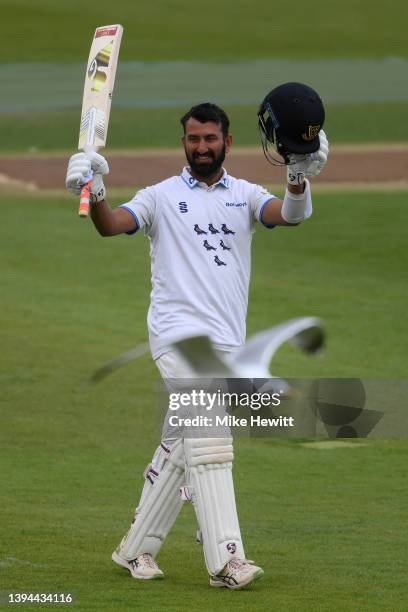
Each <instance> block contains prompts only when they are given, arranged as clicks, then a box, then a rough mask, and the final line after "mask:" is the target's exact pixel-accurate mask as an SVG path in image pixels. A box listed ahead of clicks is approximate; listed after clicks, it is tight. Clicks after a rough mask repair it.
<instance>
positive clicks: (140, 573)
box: [112, 549, 164, 580]
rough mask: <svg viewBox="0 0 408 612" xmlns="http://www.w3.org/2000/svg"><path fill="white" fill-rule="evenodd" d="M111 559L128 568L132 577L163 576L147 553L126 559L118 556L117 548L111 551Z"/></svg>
mask: <svg viewBox="0 0 408 612" xmlns="http://www.w3.org/2000/svg"><path fill="white" fill-rule="evenodd" d="M112 561H114V562H115V563H117V564H118V565H120V566H121V567H124V568H125V569H127V570H129V572H130V573H131V574H132V576H133V578H138V579H139V580H154V579H156V578H163V577H164V574H163V572H162V571H161V569H160V568H159V566H158V565H157V563H156V561H155V560H154V559H153V557H152V555H150V554H149V553H143V554H142V555H139V556H138V557H136V559H132V561H128V560H127V559H124V558H123V557H121V556H120V554H119V551H118V549H116V550H115V551H114V552H113V553H112Z"/></svg>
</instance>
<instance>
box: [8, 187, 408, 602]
mask: <svg viewBox="0 0 408 612" xmlns="http://www.w3.org/2000/svg"><path fill="white" fill-rule="evenodd" d="M5 204H6V205H7V209H6V210H7V214H6V215H5V217H4V222H3V224H2V226H1V245H2V256H1V267H2V278H3V286H2V295H3V300H2V302H3V303H2V328H3V329H2V337H3V343H2V362H3V363H2V367H1V372H2V396H1V398H2V403H3V407H2V411H1V415H2V416H1V449H2V453H1V471H2V475H3V485H2V502H3V503H2V521H1V525H0V532H1V536H0V541H1V553H0V572H1V584H2V586H1V589H3V590H16V591H20V590H24V591H37V590H40V591H44V590H46V591H53V592H54V591H58V592H70V591H72V592H74V593H75V595H76V598H77V603H76V605H75V609H78V610H99V609H106V610H127V609H131V608H133V607H138V608H139V609H142V610H163V609H172V610H186V611H190V610H191V611H192V610H217V609H219V607H223V608H224V609H225V610H244V609H245V610H247V609H248V608H249V609H251V610H270V609H271V606H273V609H275V610H279V611H286V610H293V611H297V610H317V609H318V610H327V611H329V610H330V611H331V610H344V611H350V610H356V611H360V610H370V611H371V610H403V609H405V604H406V592H405V586H404V585H405V573H406V563H407V556H408V555H407V544H408V542H407V535H406V530H404V529H403V522H404V521H405V518H404V515H405V508H406V505H407V503H408V489H407V486H406V477H405V468H406V462H407V455H408V445H407V443H406V441H404V440H394V441H378V440H377V441H374V440H367V441H366V442H365V444H364V445H363V446H359V445H355V446H354V447H351V448H339V449H335V450H317V449H315V448H307V447H305V446H303V443H302V441H301V440H298V441H296V440H292V441H289V440H288V441H285V440H279V441H277V440H276V441H273V440H264V439H263V440H261V439H256V440H248V439H242V438H241V439H238V440H237V442H236V455H237V460H236V465H235V480H236V488H237V495H238V505H239V510H240V516H241V522H242V529H243V533H244V536H245V541H246V546H247V549H248V555H249V556H250V557H251V558H255V559H256V560H257V561H258V562H259V563H260V564H261V565H262V566H263V567H264V568H265V571H266V577H265V579H264V580H263V581H262V582H260V583H259V584H258V585H257V586H256V588H254V589H252V590H251V591H248V592H241V593H230V592H219V591H213V590H210V588H209V587H208V586H207V577H206V572H205V568H204V564H203V559H202V552H201V550H200V547H199V545H198V544H196V543H195V542H194V534H195V518H194V514H193V511H192V509H191V508H190V507H185V508H184V509H183V512H182V516H181V517H180V518H179V521H178V522H177V524H176V527H175V529H174V531H173V532H172V534H171V536H170V538H169V540H168V542H167V544H166V546H165V547H164V548H163V550H162V552H161V554H160V558H159V561H160V564H161V566H162V567H163V569H164V571H165V572H166V579H165V580H164V581H163V582H161V583H159V584H157V583H153V584H149V583H147V584H140V583H139V582H136V581H134V580H131V579H130V578H129V577H128V576H127V574H126V573H125V572H124V571H123V572H122V571H121V570H120V569H119V568H117V567H116V566H113V564H112V563H111V561H110V553H111V551H112V549H113V548H114V547H115V546H116V544H117V542H118V540H119V539H120V537H121V536H122V533H123V532H124V530H125V529H126V528H127V525H128V522H129V520H130V518H131V515H132V512H133V508H134V506H135V504H136V502H137V496H138V492H139V489H140V486H141V484H142V477H141V473H142V471H143V469H144V467H145V465H146V463H147V462H148V461H149V460H150V455H151V453H152V452H153V450H154V448H155V445H156V442H157V438H158V434H159V429H160V426H159V425H160V424H159V420H158V416H157V414H156V410H155V408H154V407H155V402H156V398H155V391H154V390H155V381H157V380H158V374H157V372H156V370H155V366H154V364H153V363H152V362H151V359H150V358H148V357H143V358H141V359H139V360H138V361H136V362H134V363H133V364H131V365H129V366H127V367H126V368H123V369H122V370H120V371H119V372H117V373H115V374H114V375H112V376H111V377H110V378H108V379H106V381H104V382H103V383H101V384H100V385H99V386H96V387H94V388H93V389H91V390H88V391H84V390H83V388H82V383H83V382H84V381H85V380H86V378H87V377H88V375H89V374H90V373H91V372H92V371H93V370H94V369H96V368H97V367H98V366H100V365H101V364H102V363H104V362H105V361H107V360H109V359H110V358H111V357H113V356H114V355H116V354H118V353H120V352H122V351H124V350H126V349H128V348H130V347H132V346H134V345H136V344H138V343H140V342H143V341H144V340H145V339H146V324H145V318H146V309H147V306H148V293H149V276H150V275H149V259H148V251H147V240H145V239H144V238H143V236H138V237H137V238H135V239H130V238H127V237H119V238H115V239H109V240H108V239H102V238H100V237H99V236H97V234H96V232H94V231H93V229H92V227H91V226H90V223H89V222H86V221H85V222H82V221H79V220H78V219H77V217H76V214H75V212H76V203H75V201H74V200H73V199H70V198H67V197H60V198H57V199H56V198H52V197H49V196H44V198H43V199H35V198H33V197H25V198H23V197H16V196H11V195H10V196H6V197H4V198H3V205H5ZM385 211H386V212H385ZM404 219H405V194H367V195H364V194H358V195H357V194H352V193H350V194H338V195H334V194H333V195H323V194H320V195H315V216H314V218H313V220H312V221H310V222H308V223H307V224H305V225H304V226H301V227H299V228H296V229H293V230H292V229H291V230H288V229H284V228H280V229H277V230H274V231H273V232H268V231H266V230H263V229H258V231H257V234H256V236H255V240H254V258H253V281H252V290H251V306H250V311H249V320H248V327H249V330H248V331H249V333H253V332H256V331H258V330H260V329H263V328H264V327H267V326H269V325H272V324H274V323H276V322H279V321H281V320H285V319H288V318H290V317H293V316H301V315H317V316H320V317H322V318H323V319H324V321H325V322H326V325H327V330H328V344H327V350H326V351H325V352H324V353H323V354H322V355H321V356H320V357H319V358H317V359H311V358H307V357H305V356H304V355H301V354H299V353H298V352H296V351H295V350H294V349H290V348H286V349H285V350H282V351H281V353H280V354H279V356H278V360H277V362H276V372H274V373H275V374H279V375H282V376H340V377H342V376H345V377H347V376H352V377H356V376H358V377H366V378H377V377H378V378H398V377H400V378H403V377H405V376H406V352H405V351H406V347H405V337H406V329H405V323H404V321H405V303H406V299H407V289H406V283H405V275H406V267H407V254H406V248H405V229H404V228H405V222H404ZM203 602H205V603H203ZM25 609H31V608H30V607H28V606H25ZM33 609H38V608H34V607H33Z"/></svg>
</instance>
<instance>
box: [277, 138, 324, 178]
mask: <svg viewBox="0 0 408 612" xmlns="http://www.w3.org/2000/svg"><path fill="white" fill-rule="evenodd" d="M319 139H320V148H319V150H318V151H316V152H315V153H308V154H306V155H303V154H302V153H291V154H290V155H289V159H290V161H291V163H290V165H288V166H287V175H288V183H289V184H290V185H301V184H302V183H303V182H304V180H305V177H307V176H317V175H318V174H320V172H321V171H322V170H323V168H324V166H325V165H326V162H327V157H328V155H329V141H328V140H327V137H326V134H325V133H324V131H323V130H320V132H319Z"/></svg>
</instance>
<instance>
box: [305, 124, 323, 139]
mask: <svg viewBox="0 0 408 612" xmlns="http://www.w3.org/2000/svg"><path fill="white" fill-rule="evenodd" d="M320 128H321V126H320V125H309V130H308V132H307V133H304V134H302V138H303V140H313V139H314V138H316V136H317V135H318V133H319V132H320Z"/></svg>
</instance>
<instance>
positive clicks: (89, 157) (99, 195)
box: [65, 151, 109, 204]
mask: <svg viewBox="0 0 408 612" xmlns="http://www.w3.org/2000/svg"><path fill="white" fill-rule="evenodd" d="M108 172H109V165H108V162H107V161H106V159H105V158H104V157H103V155H99V153H96V152H95V151H88V152H87V153H76V154H75V155H72V156H71V157H70V159H69V162H68V169H67V177H66V180H65V185H66V187H67V189H68V191H70V192H71V193H73V194H75V195H77V196H79V195H80V193H81V190H82V187H83V186H84V185H85V184H86V183H88V182H89V181H90V180H92V186H91V189H90V203H91V204H94V203H96V202H100V201H101V200H104V199H105V196H106V189H105V185H104V184H103V178H102V177H103V175H104V174H108Z"/></svg>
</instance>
